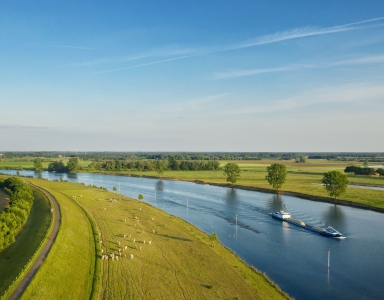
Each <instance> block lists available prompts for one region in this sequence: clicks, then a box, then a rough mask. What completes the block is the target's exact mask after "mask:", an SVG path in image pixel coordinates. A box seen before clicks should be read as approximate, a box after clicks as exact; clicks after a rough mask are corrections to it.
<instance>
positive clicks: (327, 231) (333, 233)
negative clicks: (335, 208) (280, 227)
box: [271, 210, 345, 239]
mask: <svg viewBox="0 0 384 300" xmlns="http://www.w3.org/2000/svg"><path fill="white" fill-rule="evenodd" d="M271 216H272V218H275V219H278V220H280V221H285V222H288V223H291V224H293V225H296V226H299V227H302V228H305V229H308V230H311V231H313V232H316V233H320V234H321V235H324V236H328V237H332V238H339V239H344V238H345V236H344V235H342V234H341V233H340V232H338V231H337V230H336V229H334V228H333V227H331V226H328V227H327V228H322V227H319V226H312V225H309V224H305V223H304V222H303V221H301V220H297V219H293V218H291V214H290V213H289V212H286V211H284V210H280V211H275V212H273V213H272V214H271Z"/></svg>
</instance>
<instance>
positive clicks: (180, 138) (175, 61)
mask: <svg viewBox="0 0 384 300" xmlns="http://www.w3.org/2000/svg"><path fill="white" fill-rule="evenodd" d="M383 67H384V1H382V0H379V1H376V0H370V1H364V0H361V1H353V0H348V1H347V0H339V1H333V0H332V1H328V0H325V1H306V0H305V1H304V0H303V1H225V0H223V1H207V0H205V1H198V0H196V1H167V0H164V1H71V0H68V1H1V2H0V151H42V150H45V151H189V152H197V151H201V152H206V151H207V152H208V151H222V152H233V151H240V152H264V151H268V152H334V151H340V152H341V151H347V152H383V151H384V69H383Z"/></svg>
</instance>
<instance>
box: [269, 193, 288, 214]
mask: <svg viewBox="0 0 384 300" xmlns="http://www.w3.org/2000/svg"><path fill="white" fill-rule="evenodd" d="M267 206H268V208H269V209H270V210H271V211H279V210H281V209H283V207H284V201H283V199H282V198H281V196H280V195H273V196H272V197H271V198H270V199H269V200H268V202H267Z"/></svg>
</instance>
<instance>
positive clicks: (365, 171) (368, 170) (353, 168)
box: [344, 166, 384, 176]
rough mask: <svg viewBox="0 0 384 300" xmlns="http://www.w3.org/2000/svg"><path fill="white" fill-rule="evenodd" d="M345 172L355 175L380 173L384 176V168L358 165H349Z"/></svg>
mask: <svg viewBox="0 0 384 300" xmlns="http://www.w3.org/2000/svg"><path fill="white" fill-rule="evenodd" d="M344 172H345V173H353V174H355V175H375V174H376V173H377V174H380V175H381V176H384V169H383V168H379V169H374V168H368V167H356V166H348V167H346V168H345V169H344Z"/></svg>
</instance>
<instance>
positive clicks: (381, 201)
mask: <svg viewBox="0 0 384 300" xmlns="http://www.w3.org/2000/svg"><path fill="white" fill-rule="evenodd" d="M176 172H180V174H181V175H183V173H188V175H190V174H193V172H191V171H189V172H183V171H176ZM176 172H173V174H174V173H176ZM206 172H209V171H206ZM84 173H92V174H103V175H114V176H127V177H143V178H151V179H159V180H162V179H163V180H179V181H186V182H194V183H196V184H209V185H214V186H220V187H229V188H230V187H233V188H237V189H243V190H248V191H256V192H262V193H269V194H276V191H275V190H272V189H270V188H267V187H258V186H254V185H242V184H235V185H233V186H232V185H231V184H228V183H225V182H217V178H214V177H212V179H215V181H205V180H201V179H197V178H188V179H186V178H177V177H167V176H162V177H161V178H160V177H159V176H155V175H144V174H142V172H141V173H140V174H137V173H136V174H134V173H122V172H84ZM199 173H201V172H199ZM311 179H312V180H313V178H312V177H311ZM221 181H225V179H224V178H223V179H222V180H221ZM239 182H241V179H240V180H239ZM266 185H267V184H265V183H264V186H266ZM311 185H312V186H310V185H309V184H308V185H307V186H306V187H305V188H304V189H307V190H308V191H312V192H313V191H314V193H313V194H308V193H303V192H299V191H292V190H281V191H279V194H280V195H288V196H295V197H298V198H301V199H305V200H310V201H316V202H324V203H331V204H337V205H344V206H350V207H355V208H360V209H366V210H372V211H376V212H380V213H384V198H383V197H384V191H376V190H370V191H365V192H364V191H361V190H358V191H353V190H352V191H351V190H350V189H349V190H347V193H346V194H345V195H343V196H342V197H341V199H337V200H336V201H335V199H333V198H330V197H326V196H320V195H318V194H319V193H322V194H324V195H326V193H325V191H324V188H323V186H322V185H321V184H320V185H319V186H315V185H313V183H311ZM366 186H368V185H367V184H366ZM291 187H292V185H291ZM301 189H302V188H301ZM348 196H349V197H350V198H351V199H348V198H347V197H348ZM364 196H366V198H365V199H364ZM372 198H375V199H372ZM352 199H354V200H352Z"/></svg>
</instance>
